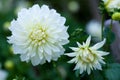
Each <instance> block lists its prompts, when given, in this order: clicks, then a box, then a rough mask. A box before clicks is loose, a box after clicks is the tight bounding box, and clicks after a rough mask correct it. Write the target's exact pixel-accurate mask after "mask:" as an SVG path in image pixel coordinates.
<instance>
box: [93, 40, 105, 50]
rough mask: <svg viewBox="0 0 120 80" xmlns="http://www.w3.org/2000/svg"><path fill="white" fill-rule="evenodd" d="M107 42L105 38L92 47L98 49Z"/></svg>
mask: <svg viewBox="0 0 120 80" xmlns="http://www.w3.org/2000/svg"><path fill="white" fill-rule="evenodd" d="M105 42H106V39H104V40H103V41H101V42H99V43H97V44H95V45H94V46H93V47H91V49H95V50H97V49H99V48H101V47H102V46H103V45H104V44H105Z"/></svg>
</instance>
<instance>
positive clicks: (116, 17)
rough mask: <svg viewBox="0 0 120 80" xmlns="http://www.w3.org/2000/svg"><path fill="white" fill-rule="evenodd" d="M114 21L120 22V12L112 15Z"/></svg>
mask: <svg viewBox="0 0 120 80" xmlns="http://www.w3.org/2000/svg"><path fill="white" fill-rule="evenodd" d="M112 19H113V20H120V12H115V13H113V14H112Z"/></svg>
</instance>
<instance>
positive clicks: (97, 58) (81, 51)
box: [65, 36, 109, 74]
mask: <svg viewBox="0 0 120 80" xmlns="http://www.w3.org/2000/svg"><path fill="white" fill-rule="evenodd" d="M90 41H91V36H89V37H88V39H87V40H86V43H84V42H83V45H81V44H80V43H78V42H77V44H78V47H70V48H71V49H72V50H73V51H74V52H72V53H67V54H65V55H67V56H69V57H74V58H73V59H72V60H70V61H69V63H75V64H76V66H75V68H74V70H80V74H82V73H83V72H84V71H87V73H88V74H90V73H91V70H93V69H95V70H96V69H98V70H102V68H101V64H105V62H104V61H103V59H104V58H103V57H102V56H105V55H108V54H109V53H108V52H104V51H100V50H98V49H99V48H101V47H102V46H103V45H104V44H105V39H104V40H103V41H102V42H99V43H97V44H95V45H94V46H92V47H90Z"/></svg>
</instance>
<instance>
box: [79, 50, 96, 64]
mask: <svg viewBox="0 0 120 80" xmlns="http://www.w3.org/2000/svg"><path fill="white" fill-rule="evenodd" d="M80 54H82V55H81V56H79V57H80V60H81V61H83V63H94V61H95V58H96V55H95V54H94V53H92V52H91V50H89V48H82V53H80Z"/></svg>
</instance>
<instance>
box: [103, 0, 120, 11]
mask: <svg viewBox="0 0 120 80" xmlns="http://www.w3.org/2000/svg"><path fill="white" fill-rule="evenodd" d="M103 2H104V4H105V7H106V9H107V10H108V11H109V12H114V9H120V0H103Z"/></svg>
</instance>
